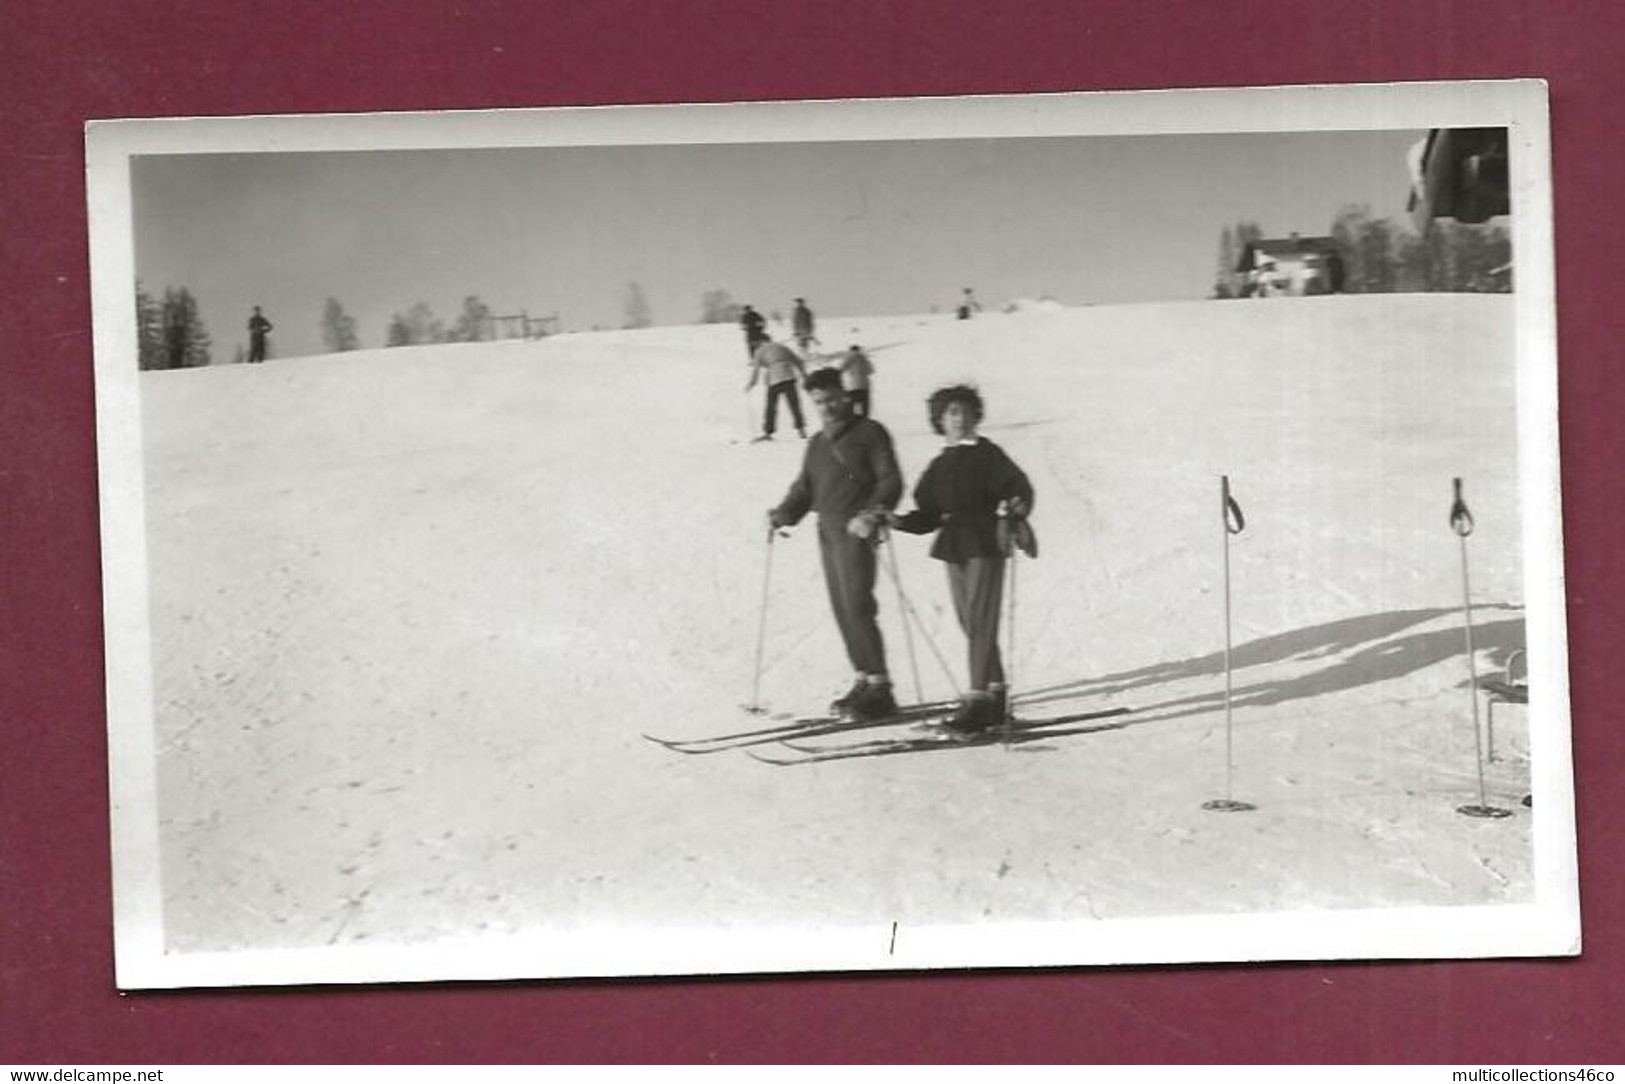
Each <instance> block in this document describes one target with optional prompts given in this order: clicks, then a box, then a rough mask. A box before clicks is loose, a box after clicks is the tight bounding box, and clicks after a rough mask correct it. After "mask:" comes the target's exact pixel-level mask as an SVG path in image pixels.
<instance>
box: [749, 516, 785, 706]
mask: <svg viewBox="0 0 1625 1084" xmlns="http://www.w3.org/2000/svg"><path fill="white" fill-rule="evenodd" d="M776 534H778V528H777V527H775V526H773V524H772V523H771V522H769V523H768V525H767V558H766V560H764V561H763V562H762V605H761V619H760V620H759V621H758V622H757V625H756V673H755V674H754V675H753V676H752V678H751V683H750V703H749V704H746V705H745V710H746V711H748V712H750V713H751V714H752V715H760V714H761V713H762V710H763V709H762V704H761V701H760V699H758V697H759V696H760V694H761V691H762V645H763V644H764V643H766V641H767V597H768V596H767V588H768V584H769V583H771V582H772V580H773V536H774V535H776Z"/></svg>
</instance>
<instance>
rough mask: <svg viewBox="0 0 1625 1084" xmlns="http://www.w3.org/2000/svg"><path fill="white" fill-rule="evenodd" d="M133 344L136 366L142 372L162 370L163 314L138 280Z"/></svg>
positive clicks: (163, 361)
mask: <svg viewBox="0 0 1625 1084" xmlns="http://www.w3.org/2000/svg"><path fill="white" fill-rule="evenodd" d="M135 344H136V357H137V364H138V366H139V367H140V368H141V369H142V370H147V369H164V368H167V367H168V365H167V363H166V357H165V353H164V314H163V309H162V308H161V307H160V306H159V304H158V302H157V301H156V300H155V299H154V298H153V296H152V295H151V294H149V293H147V291H146V289H145V288H144V287H143V286H142V285H141V282H140V280H139V279H138V280H137V281H136V284H135Z"/></svg>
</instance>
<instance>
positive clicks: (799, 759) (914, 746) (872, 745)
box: [643, 701, 1132, 767]
mask: <svg viewBox="0 0 1625 1084" xmlns="http://www.w3.org/2000/svg"><path fill="white" fill-rule="evenodd" d="M953 707H954V703H953V702H951V701H936V702H931V703H925V704H913V705H910V706H908V707H905V708H901V709H899V710H898V711H897V712H895V713H893V714H891V715H887V716H885V717H884V718H881V719H874V720H854V719H847V718H842V717H840V716H834V715H820V716H803V717H800V718H796V719H790V720H787V721H785V722H782V723H780V724H778V725H775V726H768V727H761V728H758V729H755V730H746V731H738V732H735V733H732V734H719V735H715V736H713V737H709V738H661V737H657V736H655V735H653V734H645V735H643V736H644V738H646V739H647V740H649V741H651V742H654V743H655V744H656V745H659V746H662V747H664V748H666V749H669V750H671V751H672V752H674V753H683V754H685V755H690V756H693V755H700V754H706V753H721V752H725V751H727V750H730V749H742V750H744V752H745V753H746V754H747V755H749V756H750V757H752V758H754V759H756V760H759V761H762V762H763V763H765V764H773V765H776V766H781V767H784V766H790V765H796V764H816V763H822V762H825V761H831V760H849V759H852V758H856V757H874V756H887V755H893V754H897V753H919V752H928V751H932V750H941V749H957V748H963V747H965V746H978V745H997V744H1000V743H1003V742H1012V743H1021V742H1030V741H1035V740H1039V739H1043V738H1059V737H1065V736H1068V735H1073V734H1088V733H1093V732H1096V731H1100V730H1106V729H1114V728H1116V727H1120V726H1122V725H1123V724H1122V723H1121V722H1116V723H1112V722H1106V721H1105V720H1111V719H1115V718H1117V717H1119V716H1122V715H1127V714H1128V713H1129V712H1130V711H1131V710H1132V709H1130V708H1127V707H1114V708H1106V709H1102V710H1095V711H1084V712H1075V713H1072V714H1067V715H1057V716H1050V717H1046V718H1040V719H1020V718H1014V719H1011V720H1009V721H1007V722H1006V723H1005V724H1003V725H996V726H993V727H990V728H988V729H987V730H985V731H981V732H978V733H974V734H957V733H954V732H953V731H950V730H948V729H946V728H943V727H940V726H934V725H932V724H934V723H940V721H941V720H942V718H943V716H944V715H945V714H946V713H947V712H948V711H950V710H951V709H952V708H953ZM908 724H912V726H911V727H910V729H909V730H907V731H904V732H903V733H901V734H890V735H883V736H881V737H872V738H863V737H860V738H859V739H858V740H856V741H852V740H846V741H838V742H836V743H834V744H821V743H819V742H818V741H817V739H821V738H837V739H839V738H846V737H848V736H849V735H853V734H854V733H857V732H861V731H879V730H885V729H887V728H891V727H897V726H903V725H908ZM761 747H769V751H768V752H761V751H759V749H760V748H761Z"/></svg>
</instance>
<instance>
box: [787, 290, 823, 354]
mask: <svg viewBox="0 0 1625 1084" xmlns="http://www.w3.org/2000/svg"><path fill="white" fill-rule="evenodd" d="M790 334H791V335H793V336H794V337H795V340H796V346H797V347H798V348H799V349H800V350H801V352H802V353H803V354H805V353H806V352H807V350H808V348H809V347H811V346H812V344H813V343H815V342H817V341H818V336H817V335H814V334H813V314H812V310H811V309H809V308H808V307H807V299H806V298H804V297H798V298H796V307H795V308H794V309H792V310H790Z"/></svg>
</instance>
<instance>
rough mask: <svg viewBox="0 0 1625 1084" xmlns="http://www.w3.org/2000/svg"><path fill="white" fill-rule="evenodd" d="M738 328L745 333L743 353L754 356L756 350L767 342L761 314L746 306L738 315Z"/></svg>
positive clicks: (765, 324) (765, 328)
mask: <svg viewBox="0 0 1625 1084" xmlns="http://www.w3.org/2000/svg"><path fill="white" fill-rule="evenodd" d="M739 326H740V327H741V328H743V329H744V331H745V353H746V354H748V355H750V356H751V357H755V356H756V348H757V347H758V346H761V345H762V343H764V342H766V341H767V321H766V320H763V319H762V314H761V313H759V312H757V311H756V310H755V309H753V308H751V307H750V306H749V305H746V306H745V307H744V309H743V310H741V311H740V313H739Z"/></svg>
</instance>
